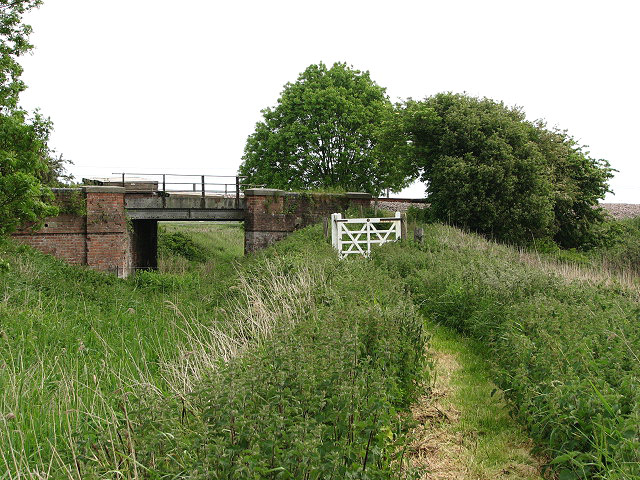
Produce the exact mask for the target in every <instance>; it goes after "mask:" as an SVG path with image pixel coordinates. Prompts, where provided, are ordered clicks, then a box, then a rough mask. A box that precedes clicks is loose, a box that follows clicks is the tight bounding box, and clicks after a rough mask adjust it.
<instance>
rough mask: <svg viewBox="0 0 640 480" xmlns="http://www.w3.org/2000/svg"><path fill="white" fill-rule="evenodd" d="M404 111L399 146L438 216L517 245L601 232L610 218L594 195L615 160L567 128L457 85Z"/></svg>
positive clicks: (578, 242)
mask: <svg viewBox="0 0 640 480" xmlns="http://www.w3.org/2000/svg"><path fill="white" fill-rule="evenodd" d="M400 112H401V115H400V116H399V119H400V120H399V122H400V123H401V128H402V130H403V131H404V132H405V135H406V136H405V137H404V138H405V140H406V142H405V143H404V144H401V145H400V147H398V146H396V147H395V148H404V153H405V155H406V156H407V158H409V159H410V162H411V163H412V165H413V169H414V172H415V173H417V174H420V176H421V178H422V180H423V181H425V182H426V183H427V197H428V200H429V201H430V203H431V209H432V213H433V214H434V216H435V217H436V218H437V219H440V220H442V221H449V222H451V223H453V224H456V225H459V226H462V227H466V228H469V229H472V230H475V231H477V232H480V233H483V234H486V235H489V236H492V237H494V238H497V239H500V240H503V241H507V242H512V243H518V244H524V243H530V242H531V241H532V240H534V239H550V240H554V241H556V242H557V243H558V244H559V245H561V246H563V247H589V246H591V245H592V244H593V243H594V242H596V241H597V231H598V229H597V225H598V224H599V223H601V222H602V221H603V219H604V213H603V211H602V210H601V209H600V208H598V200H599V199H601V198H603V197H604V195H605V193H606V192H607V191H609V186H608V180H609V179H610V178H611V177H612V169H611V168H610V167H609V164H608V163H607V162H606V161H604V160H596V159H593V158H591V157H589V155H588V153H587V152H585V151H584V149H583V147H581V146H579V145H578V144H577V143H576V141H575V140H574V139H573V138H572V137H571V136H570V135H568V134H567V132H566V131H560V130H557V129H552V130H549V129H547V128H546V125H545V124H544V122H542V121H538V122H529V121H527V120H526V118H525V114H524V112H523V111H522V110H521V109H519V108H510V107H507V106H505V105H504V104H503V103H499V102H495V101H493V100H490V99H487V98H483V99H479V98H474V97H469V96H467V95H461V94H452V93H441V94H437V95H435V96H433V97H429V98H427V99H425V100H424V101H413V100H409V101H407V102H406V103H405V104H404V105H403V106H401V107H400ZM396 128H397V127H396ZM396 145H398V144H396Z"/></svg>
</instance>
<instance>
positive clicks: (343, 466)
mask: <svg viewBox="0 0 640 480" xmlns="http://www.w3.org/2000/svg"><path fill="white" fill-rule="evenodd" d="M177 232H181V233H182V234H184V236H183V237H181V242H182V243H183V244H188V245H190V246H193V245H197V249H198V251H200V252H204V255H205V257H206V258H205V260H204V261H189V260H187V259H186V258H183V257H181V256H179V255H175V252H174V253H171V252H170V251H164V252H163V254H162V257H161V262H160V271H159V272H146V271H145V272H139V273H138V274H136V275H135V276H133V277H131V278H129V279H127V280H120V279H117V278H115V277H113V276H108V275H104V274H101V273H97V272H93V271H91V270H88V269H86V268H81V267H73V266H69V265H66V264H64V263H62V262H60V261H57V260H55V259H53V258H51V257H49V256H46V255H42V254H40V253H38V252H35V251H33V250H32V249H30V248H27V247H23V246H18V245H16V244H14V243H12V242H11V241H7V240H0V265H2V266H1V267H0V325H1V326H0V472H1V473H0V478H39V477H42V476H44V477H47V478H65V479H70V478H73V479H78V478H83V479H84V478H165V476H166V475H167V474H168V472H172V474H175V475H176V476H177V477H182V478H188V477H191V475H192V474H193V473H194V472H195V471H199V472H201V473H202V475H205V474H206V475H207V476H208V478H212V477H211V475H214V474H215V472H217V471H226V472H227V473H229V474H234V475H239V476H245V474H247V472H249V471H253V472H254V473H253V474H252V475H253V476H254V477H255V476H257V477H259V478H261V477H262V476H267V474H266V473H265V472H266V470H264V469H265V468H266V469H267V470H269V469H270V468H271V467H270V466H269V465H270V464H267V465H265V463H264V460H265V458H266V457H265V456H264V455H262V454H257V453H255V452H254V454H252V453H250V452H244V453H242V452H237V456H234V457H233V458H235V460H233V461H231V462H230V463H227V464H224V465H223V464H220V463H219V461H220V460H221V459H222V458H225V457H224V453H225V452H227V453H229V452H233V451H235V450H234V448H235V447H234V446H235V445H236V444H235V443H234V442H233V441H232V442H231V443H230V444H227V443H225V442H228V441H229V438H228V435H218V434H219V433H220V432H217V433H216V434H211V432H210V428H212V425H223V424H224V423H225V422H228V421H229V419H231V421H232V422H234V420H233V419H234V418H236V419H238V421H240V420H242V421H243V422H244V425H245V426H246V428H247V429H248V430H244V431H240V430H239V434H240V433H242V435H243V437H242V438H244V439H246V441H249V442H253V443H251V445H252V446H251V449H253V448H254V447H255V448H258V449H264V448H268V447H269V445H272V440H270V435H271V434H270V433H269V432H272V426H273V425H272V424H271V423H269V422H268V421H267V422H266V423H265V419H266V420H268V419H270V418H271V419H274V421H276V420H277V421H278V422H282V421H285V424H286V425H287V427H286V429H287V432H288V433H287V435H286V436H284V437H283V440H282V442H281V443H279V444H278V445H277V447H276V446H274V445H272V447H273V448H277V450H278V452H281V453H280V454H279V455H276V456H275V457H274V458H278V459H279V460H278V463H279V464H281V466H283V468H284V466H285V465H286V466H287V468H289V469H291V470H292V472H295V471H296V470H295V468H300V469H302V470H298V473H300V472H302V474H303V475H306V474H309V475H311V474H312V473H313V472H316V473H317V472H322V471H325V472H326V471H333V472H341V471H344V472H351V474H353V475H354V478H361V477H362V475H365V476H366V475H367V474H368V472H378V473H377V474H375V475H374V477H375V478H388V477H389V476H390V475H392V473H393V472H392V470H391V464H392V462H391V461H390V459H391V458H392V457H393V455H395V452H396V451H397V447H396V443H394V442H396V441H400V435H401V434H402V431H401V430H402V427H401V424H400V423H399V417H397V416H395V414H394V412H395V408H397V407H399V406H401V405H403V404H406V403H407V402H408V401H409V400H410V398H411V396H412V395H413V392H414V387H415V385H416V384H417V382H416V375H420V376H421V375H423V373H424V372H423V371H422V369H421V365H422V345H421V344H420V342H422V341H423V338H422V336H421V335H422V333H421V332H422V324H421V321H420V319H419V317H417V316H416V315H415V312H414V313H413V314H412V313H411V312H412V308H413V306H412V305H411V302H410V301H409V300H408V299H407V297H406V295H405V294H404V293H403V291H402V287H401V284H399V283H397V282H396V284H395V286H392V284H393V282H392V281H391V280H390V279H389V278H387V277H385V276H380V274H379V275H378V277H375V276H372V277H369V278H368V277H367V276H365V275H364V272H363V268H365V267H364V265H365V264H364V263H363V262H364V260H363V261H360V262H359V263H358V262H351V263H349V264H347V263H342V262H339V261H338V260H337V258H336V255H335V252H333V251H332V249H331V247H330V246H329V245H328V244H326V243H325V242H323V241H322V240H320V239H321V232H320V228H319V227H315V228H314V229H308V230H305V231H302V232H299V233H297V234H296V235H293V236H292V237H290V238H289V239H287V240H286V241H284V242H282V243H281V244H280V245H278V247H276V248H273V249H269V250H267V251H265V252H264V253H262V254H259V255H250V256H248V257H244V258H241V257H240V255H241V253H242V231H241V229H240V228H239V227H238V226H225V225H211V224H209V225H207V224H188V225H176V224H166V225H163V226H162V230H161V236H163V235H171V234H175V233H177ZM162 241H163V240H162V239H161V243H162ZM318 242H319V244H318ZM181 245H182V244H179V245H178V247H180V248H178V250H179V251H180V252H183V250H181ZM169 250H171V249H169ZM349 266H350V267H354V268H355V270H352V269H351V268H347V267H349ZM331 272H333V273H335V275H330V273H331ZM355 274H357V275H358V277H357V278H352V275H355ZM374 278H378V280H377V283H375V285H376V288H372V285H374V284H373V283H370V281H372V280H373V279H374ZM351 280H353V282H352V281H351ZM351 284H352V285H351ZM349 285H351V287H349ZM349 292H351V293H349ZM387 292H391V293H387ZM345 294H346V297H345ZM394 323H395V324H397V325H398V327H397V328H396V329H395V330H394V327H393V325H394ZM358 325H359V327H358ZM411 325H413V326H412V327H411ZM354 327H355V328H354ZM296 329H298V330H296ZM294 331H299V334H298V335H294V334H293V333H291V332H294ZM310 332H311V333H310ZM313 332H316V333H313ZM390 332H396V333H394V334H393V335H389V334H390ZM309 335H316V336H317V341H310V340H309V339H310V338H312V337H310V336H309ZM403 336H404V337H403ZM405 337H406V338H405ZM348 339H350V340H349V341H347V340H348ZM407 339H413V340H412V341H413V342H414V344H413V347H412V346H411V345H408V344H407V343H406V340H407ZM416 342H418V343H416ZM321 346H322V348H320V347H321ZM418 347H419V348H418ZM412 348H413V350H412ZM339 349H344V352H345V354H344V355H343V356H341V357H340V358H335V357H334V355H335V352H336V351H337V350H339ZM412 351H413V353H412ZM276 353H277V354H276ZM302 355H305V356H306V357H308V360H309V361H307V362H303V363H301V362H300V361H299V360H300V358H301V356H302ZM306 357H305V358H306ZM354 358H356V359H357V361H356V362H355V363H354V362H352V360H353V359H354ZM338 360H339V361H338ZM274 361H275V362H276V365H277V369H276V370H275V371H276V372H277V371H280V372H281V374H282V375H285V377H286V376H288V377H287V378H289V379H290V381H291V385H289V387H287V389H285V390H282V385H280V384H277V385H273V384H269V381H270V380H271V379H274V380H277V381H280V380H279V379H281V377H280V376H278V375H274V370H273V369H274V368H275V366H274ZM243 375H244V376H243ZM252 375H254V376H253V377H252ZM256 375H257V376H256ZM220 379H223V380H220ZM224 379H227V380H229V379H230V380H234V381H235V382H236V384H235V385H236V386H237V387H238V388H230V387H231V385H230V384H229V382H228V381H227V380H224ZM256 379H259V381H258V382H257V383H256V381H254V380H256ZM296 379H298V380H305V379H306V380H305V381H302V382H299V383H296V382H295V381H296ZM240 387H242V388H240ZM274 388H275V389H276V390H274ZM275 391H279V392H280V394H281V397H282V398H283V399H286V401H287V402H288V404H282V401H284V400H282V401H281V402H276V403H273V402H272V401H267V402H266V403H265V399H266V398H271V397H268V396H265V395H272V394H273V392H275ZM243 392H244V393H243ZM323 392H324V393H323ZM239 394H242V395H241V396H240V397H238V395H239ZM216 398H217V399H218V400H217V401H218V402H219V405H220V409H216V410H215V411H216V412H218V411H219V412H221V413H224V412H228V411H227V410H224V408H226V407H225V406H228V407H232V408H233V409H236V410H238V411H241V412H243V415H244V416H242V415H238V414H234V413H232V415H231V416H230V415H226V414H225V415H223V416H222V417H219V418H217V419H216V418H215V417H214V416H212V414H211V410H210V409H208V408H207V405H208V402H210V401H213V399H216ZM249 399H251V401H250V402H249ZM238 402H239V403H238ZM248 402H249V403H250V404H251V405H252V408H250V409H248V408H245V407H246V406H247V405H248V404H249V403H248ZM345 402H347V403H345ZM302 404H305V405H307V407H306V408H304V409H303V410H300V409H299V408H298V407H297V406H296V405H302ZM265 405H266V406H268V407H271V410H270V411H269V412H266V411H263V410H264V409H261V408H262V407H263V406H265ZM279 405H281V406H282V408H284V409H285V410H286V411H287V412H289V413H288V415H287V416H286V418H283V417H282V412H281V411H280V410H279ZM331 405H333V406H332V407H331ZM223 407H224V408H223ZM348 409H350V411H351V416H349V415H347V416H346V417H345V411H347V410H348ZM296 412H297V413H296ZM296 415H299V416H296ZM289 417H290V418H289ZM296 419H297V420H296ZM298 420H301V422H298ZM345 421H346V423H345ZM285 424H283V425H285ZM257 425H262V427H261V428H262V430H255V429H254V430H251V429H252V428H254V427H255V426H257ZM302 425H307V426H308V427H309V430H308V431H301V430H300V428H301V426H302ZM329 425H330V426H331V427H330V428H329V427H328V426H329ZM339 425H342V426H341V427H340V428H338V426H339ZM256 428H257V427H256ZM283 428H284V427H283ZM224 431H226V430H224ZM251 432H254V433H251ZM260 432H261V433H260ZM305 432H306V433H305ZM331 432H333V433H331ZM318 435H320V436H319V437H318ZM394 436H395V437H394ZM270 442H271V443H270ZM318 442H319V443H318ZM203 445H208V447H207V448H205V449H204V450H203V449H202V448H201V447H202V446H203ZM292 445H298V447H296V448H294V449H293V450H291V448H293V447H292ZM318 445H320V447H321V448H320V450H319V451H318V450H317V449H314V446H318ZM213 451H216V452H222V453H221V455H218V454H212V452H213ZM251 451H253V450H251ZM314 452H315V453H314ZM323 452H324V453H323ZM233 455H236V454H233ZM345 455H346V456H348V458H349V459H350V460H349V461H348V462H346V463H345V462H343V461H342V460H341V459H342V458H345ZM296 459H301V460H304V461H303V462H302V463H300V462H299V461H297V460H296ZM287 462H288V463H287ZM296 466H298V467H296ZM220 468H223V470H220ZM225 468H226V470H224V469H225ZM274 468H275V467H274ZM278 468H279V467H278ZM243 469H244V470H243ZM247 469H248V470H247ZM232 472H235V473H232ZM242 472H244V473H242ZM260 472H262V473H260ZM277 472H280V470H274V471H273V472H272V473H277ZM336 475H338V474H337V473H336ZM372 475H373V474H372ZM294 476H295V475H294ZM171 478H174V477H171ZM362 478H364V477H362Z"/></svg>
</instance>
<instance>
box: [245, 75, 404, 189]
mask: <svg viewBox="0 0 640 480" xmlns="http://www.w3.org/2000/svg"><path fill="white" fill-rule="evenodd" d="M262 114H263V120H262V121H260V122H258V123H257V124H256V129H255V132H254V133H253V134H251V135H250V136H249V138H248V139H247V144H246V147H245V153H244V156H243V162H242V165H241V166H240V174H241V175H247V176H248V177H249V179H248V181H249V182H251V183H257V184H266V185H267V186H269V187H272V188H283V189H289V190H306V189H318V188H320V189H322V188H325V189H326V188H329V189H344V190H358V191H366V192H370V193H372V194H379V193H380V192H381V191H382V190H384V189H387V188H388V189H390V190H392V191H399V190H401V189H402V188H403V187H405V186H406V185H407V184H408V183H409V180H410V179H409V178H408V177H407V168H406V166H405V165H401V164H400V163H399V162H397V161H396V160H395V159H394V158H393V157H392V156H390V155H385V154H384V153H383V152H385V151H386V149H382V148H379V145H380V143H381V135H383V133H384V132H388V131H390V129H389V128H386V127H385V125H387V126H388V125H392V124H393V123H394V122H393V115H394V112H393V108H392V105H391V102H390V101H389V99H388V97H387V96H386V93H385V89H384V88H382V87H380V86H378V85H377V84H376V83H375V82H374V81H372V80H371V78H370V76H369V73H368V72H360V71H359V70H354V69H352V68H350V67H349V66H347V65H346V64H344V63H335V64H334V65H333V66H332V67H331V68H327V67H326V65H324V64H323V63H320V64H318V65H310V66H309V67H308V68H307V69H306V70H305V71H304V72H303V73H302V74H300V76H299V77H298V80H297V81H296V82H295V83H287V84H286V85H285V87H284V90H283V91H282V94H281V96H280V98H279V99H278V104H277V105H276V106H275V107H273V108H266V109H264V110H263V111H262Z"/></svg>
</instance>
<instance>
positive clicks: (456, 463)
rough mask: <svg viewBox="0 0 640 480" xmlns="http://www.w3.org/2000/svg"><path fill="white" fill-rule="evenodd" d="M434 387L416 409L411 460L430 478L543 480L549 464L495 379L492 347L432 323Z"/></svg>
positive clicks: (430, 328)
mask: <svg viewBox="0 0 640 480" xmlns="http://www.w3.org/2000/svg"><path fill="white" fill-rule="evenodd" d="M427 330H428V331H429V333H430V334H431V340H430V352H431V354H432V356H433V359H434V362H435V365H434V384H433V387H432V390H431V391H430V394H429V395H427V396H425V397H423V398H422V400H421V401H420V402H418V403H417V404H416V405H414V407H413V409H412V410H413V416H414V418H415V419H416V420H417V421H418V422H419V425H418V427H417V428H416V429H415V430H414V431H413V433H412V435H411V436H410V438H412V442H411V456H410V458H411V462H412V464H413V465H414V466H415V467H416V468H418V469H420V470H421V471H422V472H423V473H422V476H421V478H423V479H425V480H436V479H438V480H450V479H466V478H468V479H480V480H492V479H503V480H507V479H513V480H516V479H523V480H540V479H541V478H542V477H541V475H540V469H541V465H542V463H543V460H542V459H541V458H538V457H536V456H534V455H532V453H531V451H532V449H533V443H532V442H531V439H530V438H529V437H528V435H526V433H525V432H524V430H523V428H522V427H521V426H520V425H518V424H517V422H516V421H515V420H514V419H513V418H512V417H511V416H509V414H508V411H509V408H508V404H507V403H506V402H505V400H504V397H503V393H502V391H501V390H499V389H498V388H497V387H496V386H495V384H494V383H493V382H492V380H491V371H490V368H489V364H488V363H487V361H486V357H487V353H488V352H487V349H486V348H483V347H482V346H481V345H480V344H479V343H478V342H476V341H474V340H471V339H469V338H463V337H461V336H460V335H459V334H458V333H457V332H455V331H453V330H451V329H450V328H447V327H445V326H442V325H435V324H432V323H428V328H427Z"/></svg>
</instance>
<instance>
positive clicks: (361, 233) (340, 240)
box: [331, 212, 402, 258]
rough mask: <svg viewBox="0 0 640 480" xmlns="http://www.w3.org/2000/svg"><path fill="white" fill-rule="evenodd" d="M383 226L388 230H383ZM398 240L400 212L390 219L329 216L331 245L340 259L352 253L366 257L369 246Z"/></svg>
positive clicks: (338, 214) (400, 232) (399, 235)
mask: <svg viewBox="0 0 640 480" xmlns="http://www.w3.org/2000/svg"><path fill="white" fill-rule="evenodd" d="M379 224H383V225H384V226H381V225H379ZM358 226H359V228H358ZM385 226H386V227H388V228H386V229H385V228H384V227H385ZM354 227H355V228H354ZM400 238H402V216H401V215H400V212H396V216H395V217H391V218H342V214H341V213H332V214H331V243H332V245H333V247H334V248H335V249H336V250H338V254H339V255H340V258H344V257H346V256H347V255H350V254H353V253H359V254H360V255H364V256H365V257H368V256H369V254H370V253H371V245H382V244H383V243H386V242H394V241H396V240H399V239H400Z"/></svg>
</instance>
